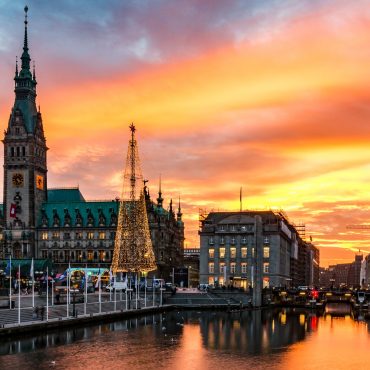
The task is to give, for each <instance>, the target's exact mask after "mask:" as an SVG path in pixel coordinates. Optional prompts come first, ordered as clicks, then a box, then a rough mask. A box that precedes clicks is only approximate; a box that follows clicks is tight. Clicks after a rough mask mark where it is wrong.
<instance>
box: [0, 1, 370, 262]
mask: <svg viewBox="0 0 370 370" xmlns="http://www.w3.org/2000/svg"><path fill="white" fill-rule="evenodd" d="M27 3H28V6H29V12H28V15H29V46H30V55H31V58H32V59H33V60H35V62H36V75H37V81H38V86H37V89H38V90H37V91H38V98H37V101H38V104H40V105H41V112H42V115H43V122H44V128H45V132H46V137H47V145H48V146H49V148H50V150H49V153H48V169H49V172H48V185H49V187H60V186H63V187H67V186H77V185H79V187H80V189H81V192H82V193H83V194H84V196H85V198H86V199H113V198H115V197H116V196H119V195H120V192H121V183H122V175H121V174H122V170H123V167H124V161H125V156H126V150H127V141H128V139H129V129H128V126H129V124H130V123H131V122H134V123H135V124H136V126H137V129H138V140H139V148H140V155H141V161H142V168H143V173H144V176H145V177H147V178H148V179H149V180H150V181H149V184H148V185H149V188H150V192H151V195H152V197H153V198H155V197H157V191H158V178H159V174H160V173H161V174H162V190H163V195H164V198H165V206H166V207H167V206H168V203H169V201H170V198H173V199H174V201H175V202H177V199H178V197H179V195H181V203H182V207H183V213H184V221H185V227H186V245H187V247H196V246H199V237H198V234H197V230H198V213H199V209H200V208H202V209H207V211H211V210H212V209H214V210H218V209H219V210H237V209H239V188H240V187H241V186H242V187H243V196H244V197H243V208H245V209H269V208H273V209H284V211H285V212H286V213H287V214H288V216H289V218H290V220H291V221H293V222H296V223H298V222H304V223H306V230H307V235H311V236H312V238H313V242H314V243H315V244H316V245H317V246H318V247H319V248H320V253H321V257H320V258H321V265H322V266H327V265H329V264H335V263H341V262H348V261H352V260H353V259H354V254H355V252H357V251H358V250H359V249H360V250H361V251H363V252H364V253H369V252H370V243H369V242H370V230H368V231H367V232H366V231H358V230H357V231H356V230H354V231H350V230H348V229H346V225H348V224H362V223H365V224H366V223H370V194H369V181H370V0H356V1H348V0H299V1H292V0H244V1H243V0H240V1H232V0H228V1H227V0H223V1H221V0H176V1H170V0H168V1H160V0H158V1H157V0H150V1H149V0H143V1H130V0H125V1H120V0H116V1H114V0H97V1H88V0H85V1H83V0H79V1H74V0H61V1H50V0H37V1H36V0H30V1H28V2H27ZM24 5H25V4H24V1H18V0H17V1H14V0H0V71H1V78H0V121H1V127H2V128H3V129H5V128H6V127H7V124H8V118H9V113H10V109H11V106H12V104H13V102H14V93H13V87H14V81H13V77H14V70H15V57H16V55H18V56H20V55H21V51H22V45H23V32H24V28H23V26H24V25H23V20H24V12H23V7H24ZM0 160H1V161H3V159H2V158H0ZM1 192H2V183H1Z"/></svg>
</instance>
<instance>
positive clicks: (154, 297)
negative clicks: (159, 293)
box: [153, 276, 155, 307]
mask: <svg viewBox="0 0 370 370" xmlns="http://www.w3.org/2000/svg"><path fill="white" fill-rule="evenodd" d="M154 280H155V276H153V307H154V306H155V286H154Z"/></svg>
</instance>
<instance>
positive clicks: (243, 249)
mask: <svg viewBox="0 0 370 370" xmlns="http://www.w3.org/2000/svg"><path fill="white" fill-rule="evenodd" d="M242 258H247V248H246V247H243V248H242Z"/></svg>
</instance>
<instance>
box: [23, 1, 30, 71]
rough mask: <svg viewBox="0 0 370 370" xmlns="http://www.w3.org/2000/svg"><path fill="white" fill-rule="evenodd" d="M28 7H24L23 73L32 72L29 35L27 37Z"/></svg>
mask: <svg viewBox="0 0 370 370" xmlns="http://www.w3.org/2000/svg"><path fill="white" fill-rule="evenodd" d="M27 12H28V6H27V5H26V6H25V7H24V13H25V15H24V42H23V53H22V56H21V59H22V71H21V73H22V72H26V71H28V72H29V71H30V61H31V57H30V55H29V53H28V35H27V25H28V18H27Z"/></svg>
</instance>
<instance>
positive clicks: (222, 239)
mask: <svg viewBox="0 0 370 370" xmlns="http://www.w3.org/2000/svg"><path fill="white" fill-rule="evenodd" d="M220 244H225V237H224V236H220Z"/></svg>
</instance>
